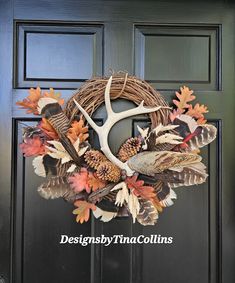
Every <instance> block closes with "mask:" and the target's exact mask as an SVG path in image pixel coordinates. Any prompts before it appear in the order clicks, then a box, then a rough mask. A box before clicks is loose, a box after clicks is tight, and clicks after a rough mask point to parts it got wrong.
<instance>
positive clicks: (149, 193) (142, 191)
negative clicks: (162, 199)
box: [125, 175, 156, 199]
mask: <svg viewBox="0 0 235 283" xmlns="http://www.w3.org/2000/svg"><path fill="white" fill-rule="evenodd" d="M137 178H138V176H137V175H134V176H132V177H127V178H126V180H125V182H126V184H127V187H128V188H129V189H130V190H131V191H132V192H133V194H134V195H136V196H137V197H138V196H140V197H142V198H144V199H152V198H154V197H155V196H156V193H155V190H154V188H153V187H151V186H145V185H144V181H143V180H137Z"/></svg>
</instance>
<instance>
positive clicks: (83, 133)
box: [67, 118, 89, 143]
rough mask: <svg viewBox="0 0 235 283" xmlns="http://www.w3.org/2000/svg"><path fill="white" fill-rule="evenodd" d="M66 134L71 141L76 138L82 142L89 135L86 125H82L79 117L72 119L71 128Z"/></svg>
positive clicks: (73, 141)
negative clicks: (76, 119) (75, 119)
mask: <svg viewBox="0 0 235 283" xmlns="http://www.w3.org/2000/svg"><path fill="white" fill-rule="evenodd" d="M67 136H68V138H69V139H70V140H71V142H72V143H75V141H76V140H77V139H78V138H79V140H80V142H81V143H82V142H84V141H85V140H86V139H87V138H88V137H89V134H88V127H86V126H84V121H83V119H82V118H80V120H79V121H74V122H73V123H72V125H71V128H70V129H69V130H68V133H67Z"/></svg>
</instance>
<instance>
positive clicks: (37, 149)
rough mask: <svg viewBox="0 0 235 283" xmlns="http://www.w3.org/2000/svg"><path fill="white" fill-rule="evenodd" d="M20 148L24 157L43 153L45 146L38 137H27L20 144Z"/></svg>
mask: <svg viewBox="0 0 235 283" xmlns="http://www.w3.org/2000/svg"><path fill="white" fill-rule="evenodd" d="M20 149H21V151H22V152H23V154H24V156H25V157H29V156H36V155H43V154H45V153H46V147H45V145H44V144H43V143H42V141H41V139H40V137H37V136H36V137H33V138H30V139H29V138H28V139H26V140H25V142H23V143H21V144H20Z"/></svg>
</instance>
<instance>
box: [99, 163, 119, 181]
mask: <svg viewBox="0 0 235 283" xmlns="http://www.w3.org/2000/svg"><path fill="white" fill-rule="evenodd" d="M96 174H97V177H98V178H100V179H101V180H104V181H110V182H117V181H119V179H120V178H121V170H120V169H119V168H118V167H117V166H116V165H114V164H113V163H112V162H110V161H105V162H103V163H101V164H100V166H99V167H98V168H97V171H96Z"/></svg>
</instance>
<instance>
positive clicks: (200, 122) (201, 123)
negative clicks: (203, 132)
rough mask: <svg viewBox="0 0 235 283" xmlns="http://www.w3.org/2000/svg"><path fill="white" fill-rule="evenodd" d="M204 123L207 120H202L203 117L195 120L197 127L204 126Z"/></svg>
mask: <svg viewBox="0 0 235 283" xmlns="http://www.w3.org/2000/svg"><path fill="white" fill-rule="evenodd" d="M206 122H207V120H206V119H204V117H202V118H199V119H197V123H198V124H199V125H203V124H206Z"/></svg>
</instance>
